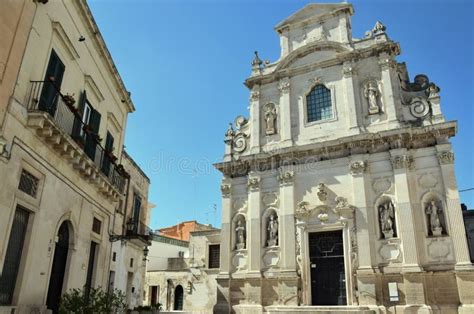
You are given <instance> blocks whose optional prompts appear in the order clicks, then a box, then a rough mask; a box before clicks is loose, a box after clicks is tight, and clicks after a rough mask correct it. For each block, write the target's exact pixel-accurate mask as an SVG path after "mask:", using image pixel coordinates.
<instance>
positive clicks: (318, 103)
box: [306, 85, 333, 122]
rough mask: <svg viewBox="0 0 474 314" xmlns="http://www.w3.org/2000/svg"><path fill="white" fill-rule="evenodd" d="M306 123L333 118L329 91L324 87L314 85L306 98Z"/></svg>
mask: <svg viewBox="0 0 474 314" xmlns="http://www.w3.org/2000/svg"><path fill="white" fill-rule="evenodd" d="M306 106H307V108H306V110H307V113H308V122H313V121H320V120H327V119H332V118H333V113H332V102H331V91H330V90H329V89H328V88H326V87H325V86H324V85H316V86H315V87H314V88H313V89H312V90H311V92H310V93H309V94H308V95H307V96H306Z"/></svg>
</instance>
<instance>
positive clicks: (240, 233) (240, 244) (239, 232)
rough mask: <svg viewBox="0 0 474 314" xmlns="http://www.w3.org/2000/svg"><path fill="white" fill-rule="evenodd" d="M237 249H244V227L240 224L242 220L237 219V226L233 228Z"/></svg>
mask: <svg viewBox="0 0 474 314" xmlns="http://www.w3.org/2000/svg"><path fill="white" fill-rule="evenodd" d="M235 233H236V239H237V244H236V248H237V250H242V249H245V227H243V226H242V220H238V221H237V228H235Z"/></svg>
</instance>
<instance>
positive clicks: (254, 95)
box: [250, 90, 260, 101]
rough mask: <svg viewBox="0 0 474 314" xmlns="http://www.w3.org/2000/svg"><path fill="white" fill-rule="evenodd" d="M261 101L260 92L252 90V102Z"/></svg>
mask: <svg viewBox="0 0 474 314" xmlns="http://www.w3.org/2000/svg"><path fill="white" fill-rule="evenodd" d="M259 99H260V91H258V90H252V91H251V92H250V100H251V101H258V100H259Z"/></svg>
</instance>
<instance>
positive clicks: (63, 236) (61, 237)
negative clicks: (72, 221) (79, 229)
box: [46, 222, 69, 313]
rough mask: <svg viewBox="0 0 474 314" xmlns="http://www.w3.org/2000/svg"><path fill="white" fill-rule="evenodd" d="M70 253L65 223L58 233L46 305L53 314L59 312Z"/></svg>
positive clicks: (67, 230)
mask: <svg viewBox="0 0 474 314" xmlns="http://www.w3.org/2000/svg"><path fill="white" fill-rule="evenodd" d="M68 251H69V229H68V226H67V223H66V222H63V223H62V224H61V226H60V227H59V231H58V242H57V243H56V246H55V248H54V258H53V267H52V269H51V276H50V279H49V288H48V298H47V300H46V305H47V306H48V309H50V310H52V311H53V313H58V312H59V301H60V299H61V294H62V291H63V283H64V274H65V271H66V262H67V255H68Z"/></svg>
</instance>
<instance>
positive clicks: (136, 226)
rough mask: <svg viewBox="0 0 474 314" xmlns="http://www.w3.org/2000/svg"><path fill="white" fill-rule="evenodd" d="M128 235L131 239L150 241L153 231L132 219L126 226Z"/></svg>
mask: <svg viewBox="0 0 474 314" xmlns="http://www.w3.org/2000/svg"><path fill="white" fill-rule="evenodd" d="M126 228H127V230H126V233H125V234H126V235H127V236H129V237H142V238H146V239H150V238H151V236H152V235H153V229H151V228H150V227H148V226H147V225H145V224H144V223H142V222H141V221H135V220H133V219H130V220H129V221H128V222H127V224H126Z"/></svg>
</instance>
